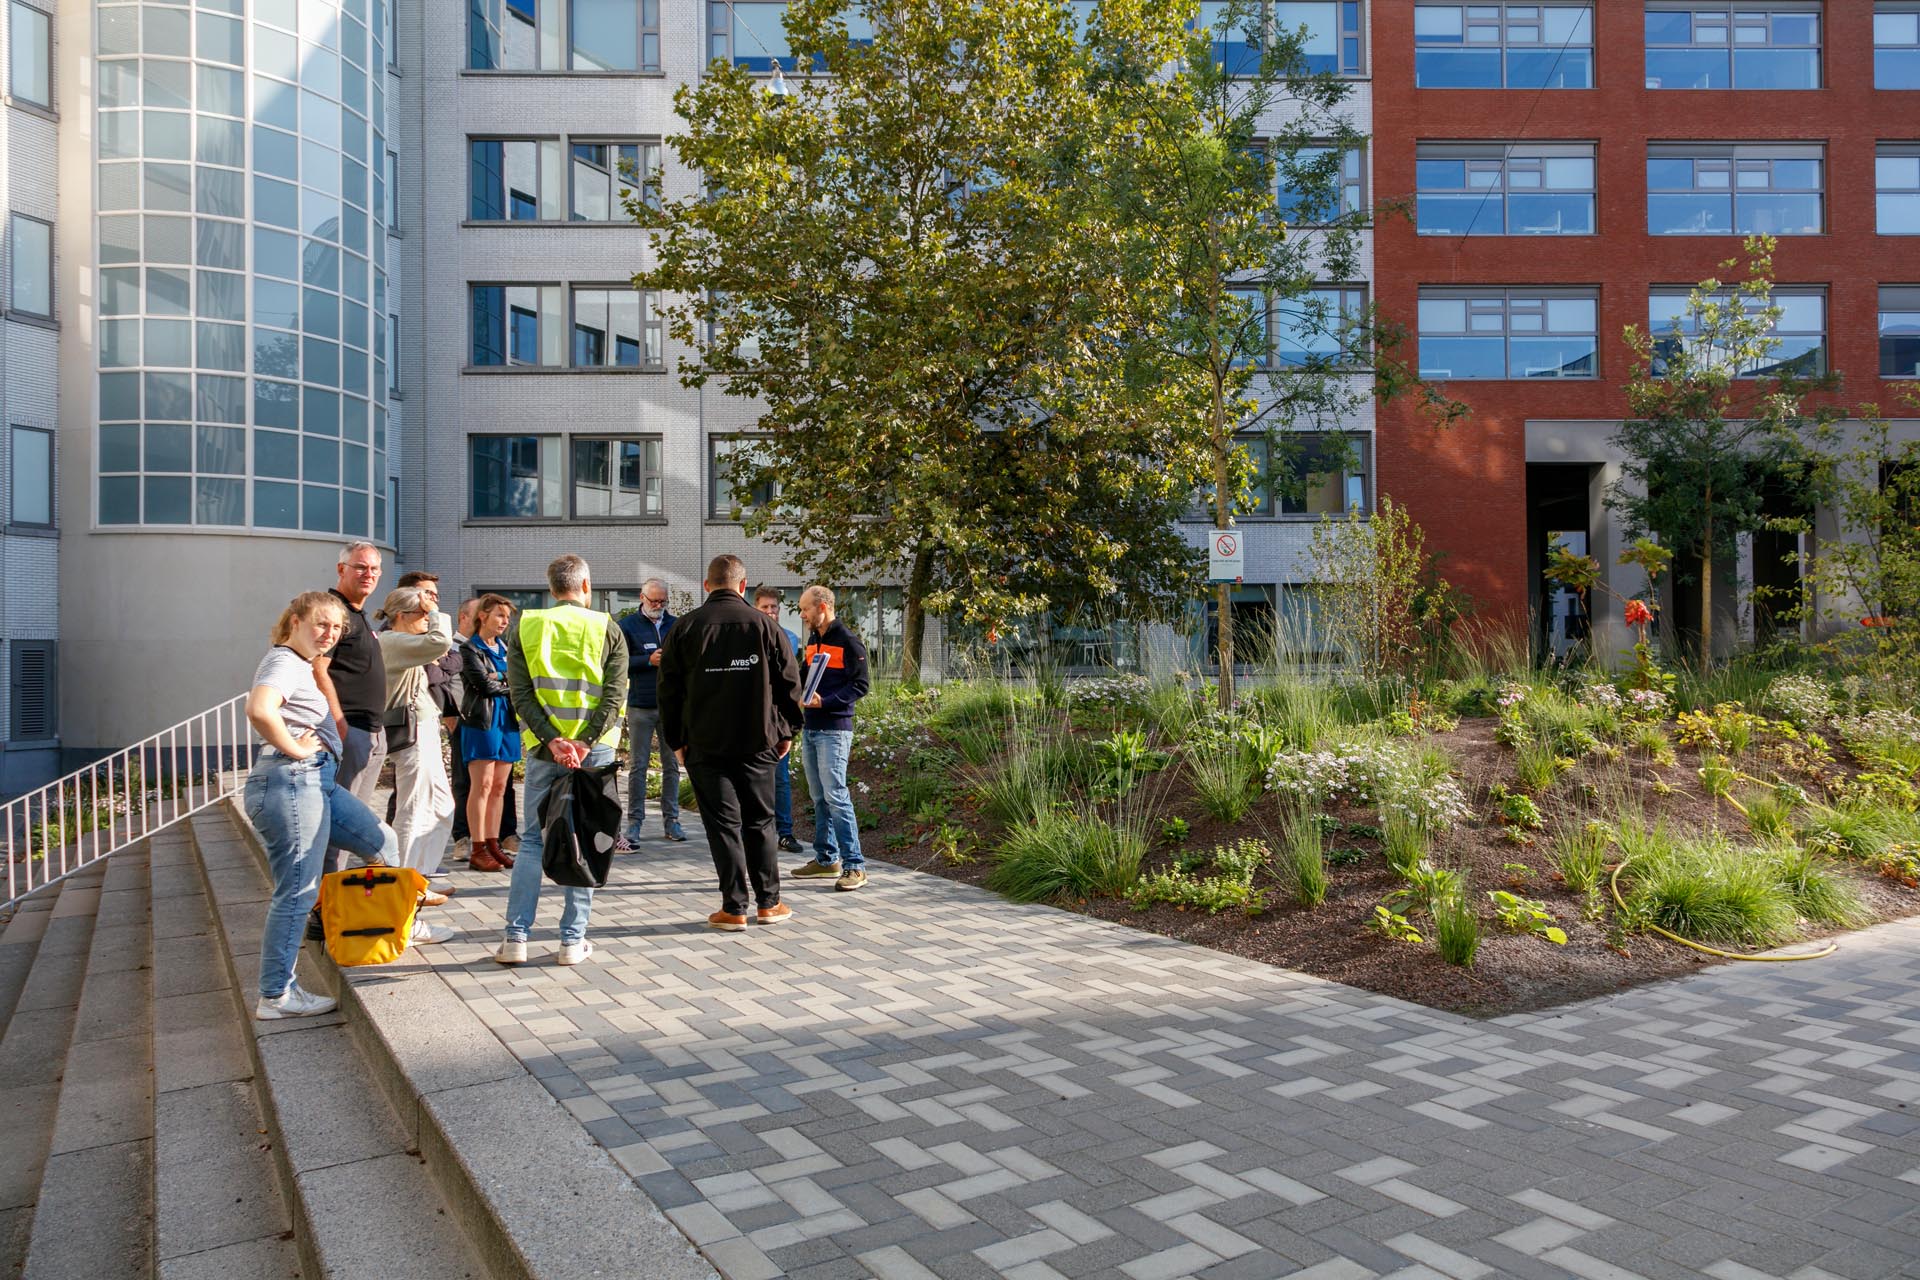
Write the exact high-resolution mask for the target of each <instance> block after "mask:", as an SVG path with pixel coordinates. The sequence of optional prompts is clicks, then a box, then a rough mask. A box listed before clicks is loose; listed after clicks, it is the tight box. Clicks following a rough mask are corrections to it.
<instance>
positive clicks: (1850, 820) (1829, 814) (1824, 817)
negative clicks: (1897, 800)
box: [1799, 802, 1920, 862]
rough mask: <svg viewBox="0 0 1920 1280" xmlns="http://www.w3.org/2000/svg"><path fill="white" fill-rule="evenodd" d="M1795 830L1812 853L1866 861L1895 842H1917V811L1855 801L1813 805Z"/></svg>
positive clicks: (1919, 828) (1919, 833)
mask: <svg viewBox="0 0 1920 1280" xmlns="http://www.w3.org/2000/svg"><path fill="white" fill-rule="evenodd" d="M1799 834H1800V839H1801V841H1802V842H1803V843H1804V844H1806V845H1807V847H1808V848H1810V849H1812V850H1813V851H1814V852H1816V853H1825V854H1829V855H1832V856H1834V857H1839V858H1850V859H1853V860H1855V861H1859V862H1870V861H1872V860H1874V859H1876V858H1878V857H1879V856H1880V855H1882V854H1884V853H1886V852H1887V850H1889V849H1891V848H1893V847H1895V846H1898V845H1911V844H1916V843H1920V815H1915V814H1911V813H1905V812H1902V811H1901V810H1899V809H1893V808H1889V807H1886V806H1884V805H1874V804H1864V803H1859V802H1845V803H1842V804H1838V805H1833V806H1828V805H1814V806H1812V807H1810V808H1809V809H1808V810H1807V811H1806V813H1805V815H1804V816H1803V817H1802V818H1801V820H1800V827H1799Z"/></svg>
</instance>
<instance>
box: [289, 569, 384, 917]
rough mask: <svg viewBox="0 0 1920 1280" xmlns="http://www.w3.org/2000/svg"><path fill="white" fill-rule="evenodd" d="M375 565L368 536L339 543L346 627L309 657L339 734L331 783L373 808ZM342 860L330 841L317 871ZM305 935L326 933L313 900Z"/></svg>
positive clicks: (378, 662)
mask: <svg viewBox="0 0 1920 1280" xmlns="http://www.w3.org/2000/svg"><path fill="white" fill-rule="evenodd" d="M380 570H381V563H380V548H378V547H376V546H374V545H373V544H372V543H371V542H349V543H348V544H347V545H346V546H344V547H342V548H340V555H339V558H338V559H337V560H335V562H334V570H333V571H334V584H333V588H332V590H331V592H330V594H331V595H333V596H334V597H335V598H337V599H338V600H339V601H340V605H341V608H342V609H343V610H344V611H345V612H346V615H347V629H346V630H345V631H344V632H343V633H341V636H340V642H339V643H338V644H336V645H334V646H333V648H332V649H329V650H328V651H327V652H326V653H323V654H321V655H320V656H319V657H317V658H315V659H314V660H313V682H314V684H316V685H318V686H319V688H320V692H321V694H322V695H323V696H324V697H325V698H326V700H327V706H328V707H329V708H330V709H331V710H332V712H333V727H334V728H335V730H337V731H338V732H339V734H340V764H339V767H338V768H337V769H335V771H334V785H335V786H336V787H339V788H341V789H342V790H345V791H350V792H352V793H353V795H354V798H355V799H357V800H359V801H360V803H361V804H364V805H366V806H367V808H368V809H372V808H373V789H374V787H375V786H376V785H377V784H378V783H379V781H380V766H381V765H382V764H384V763H386V759H387V731H386V729H385V727H384V726H383V725H382V724H381V719H382V717H383V716H384V715H385V714H386V710H387V664H386V660H385V659H383V658H382V657H381V656H380V641H379V639H378V637H376V636H375V635H374V634H373V624H372V623H371V622H369V621H367V615H366V613H365V612H363V610H364V609H365V607H366V603H367V600H368V598H369V597H371V596H372V595H373V589H374V588H375V587H377V586H379V585H380ZM346 861H347V850H345V849H343V848H341V847H340V846H339V845H332V846H329V848H328V849H327V855H326V858H325V859H324V861H323V863H322V865H321V868H320V871H321V874H323V875H324V874H325V873H327V872H329V871H338V870H340V869H341V868H343V867H344V866H345V865H346ZM307 937H309V938H314V939H320V938H325V937H326V933H325V932H324V931H323V930H322V929H321V927H320V904H319V903H317V902H316V903H315V904H314V907H313V912H312V914H311V915H309V916H308V917H307Z"/></svg>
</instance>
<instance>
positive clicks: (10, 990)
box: [0, 886, 60, 1035]
mask: <svg viewBox="0 0 1920 1280" xmlns="http://www.w3.org/2000/svg"><path fill="white" fill-rule="evenodd" d="M59 898H60V890H59V887H58V886H55V887H53V888H51V889H49V890H47V892H45V893H41V894H35V895H34V896H33V897H31V898H28V899H27V900H26V901H24V902H21V903H18V904H16V905H15V907H14V909H13V914H12V916H11V917H10V918H8V919H7V921H6V923H5V924H0V1035H4V1034H5V1033H6V1027H7V1020H8V1019H9V1018H11V1017H12V1016H13V1006H14V1005H15V1004H17V1003H18V1002H19V1000H20V992H21V990H22V989H23V988H24V987H25V986H26V985H27V974H28V972H29V971H30V970H31V969H32V968H33V958H34V956H36V955H38V954H39V951H40V938H41V936H42V935H44V934H45V933H46V931H47V923H48V921H50V920H51V919H52V918H53V904H54V903H55V902H57V901H59Z"/></svg>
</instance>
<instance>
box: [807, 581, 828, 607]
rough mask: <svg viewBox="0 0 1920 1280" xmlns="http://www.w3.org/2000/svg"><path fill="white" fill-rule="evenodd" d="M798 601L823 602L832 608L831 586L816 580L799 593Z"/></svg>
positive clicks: (808, 602)
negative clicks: (823, 584)
mask: <svg viewBox="0 0 1920 1280" xmlns="http://www.w3.org/2000/svg"><path fill="white" fill-rule="evenodd" d="M800 603H801V604H824V605H826V606H827V607H828V608H829V609H831V608H833V588H832V587H826V586H822V585H820V584H819V583H817V582H816V583H814V584H813V585H812V586H810V587H808V588H807V589H806V590H805V591H802V592H801V593H800Z"/></svg>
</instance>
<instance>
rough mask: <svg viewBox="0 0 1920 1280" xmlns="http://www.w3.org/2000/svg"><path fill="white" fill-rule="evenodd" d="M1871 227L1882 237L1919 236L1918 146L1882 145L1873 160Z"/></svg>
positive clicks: (1915, 143)
mask: <svg viewBox="0 0 1920 1280" xmlns="http://www.w3.org/2000/svg"><path fill="white" fill-rule="evenodd" d="M1873 172H1874V183H1873V185H1874V187H1875V192H1874V213H1875V226H1876V227H1877V228H1878V229H1879V232H1880V234H1881V235H1883V236H1913V235H1920V142H1883V143H1881V144H1880V147H1879V151H1878V153H1877V154H1876V155H1875V156H1874V165H1873Z"/></svg>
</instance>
